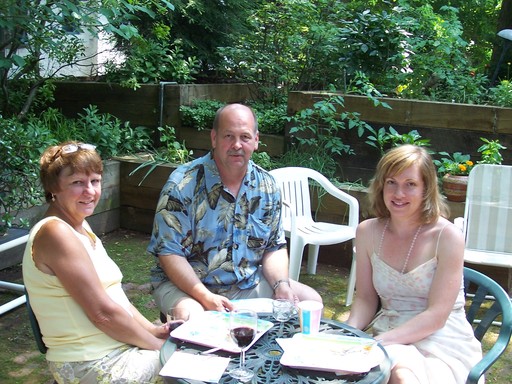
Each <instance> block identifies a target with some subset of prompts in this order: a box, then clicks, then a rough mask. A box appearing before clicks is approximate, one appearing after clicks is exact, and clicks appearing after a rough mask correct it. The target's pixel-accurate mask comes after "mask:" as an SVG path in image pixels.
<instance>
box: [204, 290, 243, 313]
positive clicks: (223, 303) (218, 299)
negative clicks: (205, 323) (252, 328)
mask: <svg viewBox="0 0 512 384" xmlns="http://www.w3.org/2000/svg"><path fill="white" fill-rule="evenodd" d="M201 305H202V306H203V307H204V309H205V311H218V312H225V311H226V310H227V311H231V310H233V308H234V307H235V306H234V305H233V303H232V302H231V301H229V299H228V298H227V297H224V296H221V295H216V294H214V293H211V294H209V295H207V296H206V297H205V298H204V300H202V301H201Z"/></svg>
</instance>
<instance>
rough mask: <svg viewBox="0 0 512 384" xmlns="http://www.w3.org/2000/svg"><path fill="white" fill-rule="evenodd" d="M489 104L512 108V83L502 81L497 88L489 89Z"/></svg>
mask: <svg viewBox="0 0 512 384" xmlns="http://www.w3.org/2000/svg"><path fill="white" fill-rule="evenodd" d="M489 103H490V104H491V105H498V106H500V107H507V108H512V83H511V82H510V81H508V80H502V81H501V82H500V83H499V84H498V85H497V86H496V87H493V88H491V89H489Z"/></svg>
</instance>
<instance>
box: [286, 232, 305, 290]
mask: <svg viewBox="0 0 512 384" xmlns="http://www.w3.org/2000/svg"><path fill="white" fill-rule="evenodd" d="M303 252H304V244H303V243H302V241H300V239H299V238H290V252H289V257H290V265H289V267H288V275H289V277H290V279H293V280H295V281H299V275H300V266H301V264H302V253H303Z"/></svg>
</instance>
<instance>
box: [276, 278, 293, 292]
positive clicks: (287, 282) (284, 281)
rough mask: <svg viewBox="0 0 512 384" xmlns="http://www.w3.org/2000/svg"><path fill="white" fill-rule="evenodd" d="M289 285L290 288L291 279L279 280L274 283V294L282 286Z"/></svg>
mask: <svg viewBox="0 0 512 384" xmlns="http://www.w3.org/2000/svg"><path fill="white" fill-rule="evenodd" d="M284 283H286V284H288V286H290V280H289V279H282V280H277V281H276V282H275V283H274V286H273V287H272V290H273V291H274V293H276V289H277V287H279V286H280V285H281V284H284Z"/></svg>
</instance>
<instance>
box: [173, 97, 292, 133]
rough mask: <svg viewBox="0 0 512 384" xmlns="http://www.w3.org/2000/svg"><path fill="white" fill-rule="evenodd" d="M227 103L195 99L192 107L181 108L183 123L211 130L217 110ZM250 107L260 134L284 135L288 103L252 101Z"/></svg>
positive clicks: (249, 103)
mask: <svg viewBox="0 0 512 384" xmlns="http://www.w3.org/2000/svg"><path fill="white" fill-rule="evenodd" d="M224 105H225V103H222V102H220V101H218V100H211V99H204V100H203V99H195V100H194V101H193V102H192V104H191V105H182V106H180V113H181V123H182V125H184V126H188V127H194V128H196V129H198V130H203V129H211V128H212V127H213V120H214V119H215V114H216V113H217V110H218V109H219V108H221V107H223V106H224ZM248 105H249V106H250V107H251V108H252V109H253V110H254V113H256V116H257V118H258V131H259V132H260V133H270V134H282V133H284V128H285V125H286V122H287V120H286V102H285V101H282V102H280V103H279V104H277V105H275V104H272V103H268V102H264V101H250V102H248Z"/></svg>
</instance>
